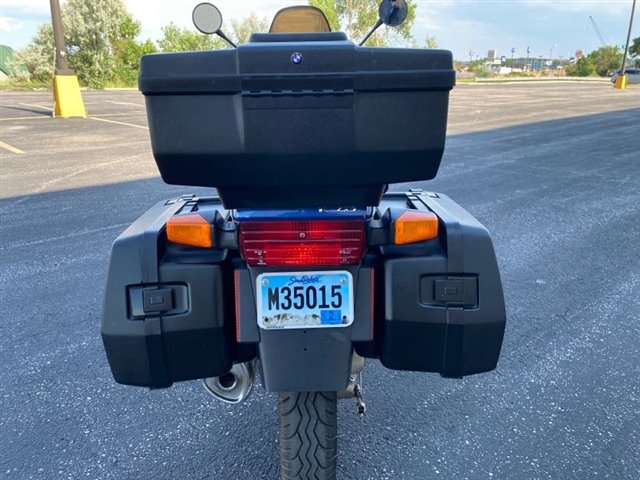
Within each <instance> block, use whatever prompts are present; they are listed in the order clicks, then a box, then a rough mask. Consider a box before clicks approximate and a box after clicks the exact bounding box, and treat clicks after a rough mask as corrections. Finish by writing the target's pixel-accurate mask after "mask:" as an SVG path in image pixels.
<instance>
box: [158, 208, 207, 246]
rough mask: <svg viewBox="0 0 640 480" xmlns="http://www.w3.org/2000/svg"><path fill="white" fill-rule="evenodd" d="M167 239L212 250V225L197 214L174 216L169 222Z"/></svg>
mask: <svg viewBox="0 0 640 480" xmlns="http://www.w3.org/2000/svg"><path fill="white" fill-rule="evenodd" d="M167 239H168V240H169V241H170V242H173V243H179V244H182V245H191V246H192V247H203V248H211V247H212V246H213V240H212V238H211V225H209V222H207V221H206V220H205V219H204V218H202V217H201V216H200V215H198V214H197V213H189V214H185V215H174V216H173V217H171V218H170V219H169V221H168V222H167Z"/></svg>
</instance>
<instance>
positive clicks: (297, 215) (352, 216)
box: [233, 207, 373, 222]
mask: <svg viewBox="0 0 640 480" xmlns="http://www.w3.org/2000/svg"><path fill="white" fill-rule="evenodd" d="M372 216H373V208H371V207H367V208H338V209H335V208H334V209H313V208H308V209H300V210H244V209H242V210H234V212H233V218H234V219H235V220H237V221H239V222H242V221H245V220H367V219H369V218H371V217H372Z"/></svg>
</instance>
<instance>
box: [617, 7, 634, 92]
mask: <svg viewBox="0 0 640 480" xmlns="http://www.w3.org/2000/svg"><path fill="white" fill-rule="evenodd" d="M635 10H636V0H633V5H631V17H630V18H629V33H627V43H626V44H625V47H624V55H623V56H622V65H621V66H620V75H618V78H616V83H615V84H614V85H613V88H617V89H623V88H627V75H626V74H625V67H626V66H627V55H628V54H629V42H630V41H631V27H632V26H633V14H634V13H635Z"/></svg>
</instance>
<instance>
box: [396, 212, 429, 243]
mask: <svg viewBox="0 0 640 480" xmlns="http://www.w3.org/2000/svg"><path fill="white" fill-rule="evenodd" d="M394 233H395V236H394V242H393V243H395V244H396V245H402V244H405V243H414V242H421V241H423V240H429V239H431V238H436V237H437V236H438V217H436V215H435V214H434V213H432V212H421V211H417V210H408V211H406V212H404V213H403V214H402V215H400V217H399V218H398V219H397V220H396V222H395V232H394Z"/></svg>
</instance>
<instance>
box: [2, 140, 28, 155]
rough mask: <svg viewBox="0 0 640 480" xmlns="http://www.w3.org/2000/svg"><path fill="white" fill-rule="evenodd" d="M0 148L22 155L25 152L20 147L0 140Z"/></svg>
mask: <svg viewBox="0 0 640 480" xmlns="http://www.w3.org/2000/svg"><path fill="white" fill-rule="evenodd" d="M0 148H4V149H5V150H9V151H10V152H11V153H15V154H16V155H21V154H23V153H24V152H23V151H22V150H20V149H19V148H16V147H14V146H11V145H9V144H8V143H4V142H0Z"/></svg>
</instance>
